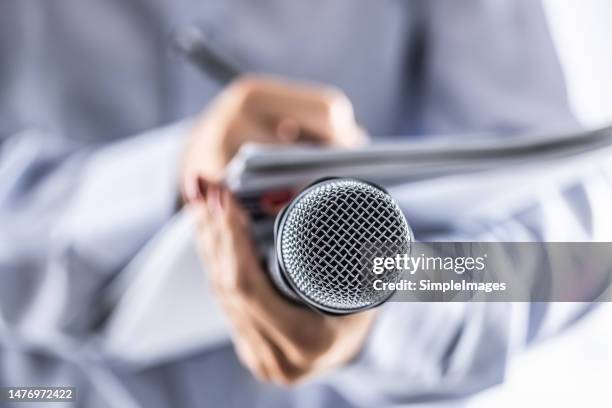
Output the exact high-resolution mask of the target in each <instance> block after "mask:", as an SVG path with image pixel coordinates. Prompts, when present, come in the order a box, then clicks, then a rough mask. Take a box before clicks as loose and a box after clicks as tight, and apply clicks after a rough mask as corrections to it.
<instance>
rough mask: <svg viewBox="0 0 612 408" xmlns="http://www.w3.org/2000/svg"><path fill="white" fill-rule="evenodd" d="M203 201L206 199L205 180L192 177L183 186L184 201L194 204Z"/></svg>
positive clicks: (199, 177)
mask: <svg viewBox="0 0 612 408" xmlns="http://www.w3.org/2000/svg"><path fill="white" fill-rule="evenodd" d="M204 199H206V180H204V179H203V178H202V177H201V176H194V177H192V178H191V180H190V182H188V183H187V184H186V185H185V200H186V201H187V202H188V203H195V202H196V201H203V200H204Z"/></svg>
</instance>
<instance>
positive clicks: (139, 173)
mask: <svg viewBox="0 0 612 408" xmlns="http://www.w3.org/2000/svg"><path fill="white" fill-rule="evenodd" d="M186 126H188V125H187V124H186V123H179V124H175V125H171V126H168V127H165V128H160V129H157V130H154V131H151V132H148V133H146V134H142V135H138V136H134V137H132V138H129V139H125V140H123V141H119V142H115V143H111V144H108V145H104V146H95V147H83V148H76V147H74V146H73V145H71V144H70V143H69V142H68V141H66V140H65V139H62V138H61V137H59V136H58V135H54V134H51V133H49V132H43V131H41V130H38V129H25V130H23V131H20V132H15V133H12V134H10V135H3V141H2V144H1V147H0V149H1V150H0V179H2V180H3V183H2V186H0V225H1V226H2V227H1V228H0V313H1V316H2V320H3V321H4V322H5V326H6V327H8V329H9V330H17V331H19V332H20V333H21V334H22V335H24V336H29V335H37V333H40V334H41V335H46V333H62V334H70V335H82V334H84V333H86V332H87V331H88V330H89V329H91V326H92V325H93V324H94V323H96V322H95V319H96V318H97V317H98V316H96V310H95V304H96V302H97V300H98V296H99V294H100V291H101V289H102V288H103V287H104V286H105V285H106V284H107V283H108V282H109V280H110V279H111V278H112V277H113V276H114V275H115V274H116V273H117V272H118V271H119V270H120V269H121V268H122V267H123V266H124V265H125V264H126V263H127V262H128V261H129V260H130V258H131V257H132V256H133V255H134V254H135V253H136V252H137V250H138V249H139V248H140V247H141V246H142V245H143V244H144V243H145V242H146V241H147V240H148V239H149V238H150V236H151V235H152V234H153V233H154V232H155V231H156V230H157V229H158V228H159V227H160V226H161V225H162V224H163V223H164V221H165V220H166V219H168V218H169V216H170V215H171V214H172V213H173V211H174V205H175V203H176V200H177V196H178V170H177V169H178V167H179V161H180V156H181V153H182V149H183V145H184V143H185V135H186V134H187V132H186ZM49 338H51V336H49Z"/></svg>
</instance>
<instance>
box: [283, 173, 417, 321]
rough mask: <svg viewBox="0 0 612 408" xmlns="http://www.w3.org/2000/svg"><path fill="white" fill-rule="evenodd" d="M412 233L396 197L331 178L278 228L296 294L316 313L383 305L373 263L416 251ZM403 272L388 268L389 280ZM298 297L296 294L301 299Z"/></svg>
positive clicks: (296, 203)
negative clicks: (412, 246)
mask: <svg viewBox="0 0 612 408" xmlns="http://www.w3.org/2000/svg"><path fill="white" fill-rule="evenodd" d="M411 244H412V232H411V230H410V227H409V225H408V223H407V222H406V219H405V217H404V215H403V213H402V211H401V209H400V208H399V206H398V205H397V204H396V203H395V201H394V200H393V199H392V198H391V196H390V195H389V194H388V193H387V192H386V191H384V190H382V189H381V188H380V187H377V186H375V185H373V184H370V183H367V182H363V181H360V180H356V179H343V178H336V179H327V180H323V181H320V182H318V183H315V184H314V185H312V186H310V187H308V188H307V189H305V190H304V191H303V192H302V193H301V194H300V195H298V196H297V197H296V198H295V199H294V200H293V201H292V202H291V203H290V204H289V205H288V206H287V207H286V208H285V210H284V211H283V213H281V215H280V216H279V219H278V220H277V226H276V256H277V259H278V264H279V268H280V273H281V274H282V276H283V278H284V280H285V281H286V283H287V284H288V286H289V287H290V288H291V289H292V291H293V292H294V294H295V295H297V297H298V298H299V299H300V300H301V301H303V302H304V303H306V304H308V305H309V306H311V307H314V308H315V309H318V310H320V311H323V312H326V313H332V314H348V313H354V312H358V311H361V310H365V309H368V308H371V307H374V306H377V305H379V304H381V303H383V302H385V301H386V300H388V299H389V298H390V297H391V295H392V294H393V292H392V291H383V290H375V289H374V285H373V283H374V281H375V280H377V279H381V276H379V275H376V274H374V273H373V266H374V259H375V258H377V257H394V256H395V255H396V254H404V253H409V252H410V248H411ZM399 275H400V271H397V270H391V271H386V272H385V275H384V281H385V282H391V281H396V280H398V279H399V277H400V276H399ZM294 297H295V296H294Z"/></svg>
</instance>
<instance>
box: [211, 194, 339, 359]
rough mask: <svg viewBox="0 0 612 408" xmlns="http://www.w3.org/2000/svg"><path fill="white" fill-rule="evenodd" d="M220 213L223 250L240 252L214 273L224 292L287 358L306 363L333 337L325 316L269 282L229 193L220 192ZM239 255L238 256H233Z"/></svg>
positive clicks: (242, 215)
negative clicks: (296, 302)
mask: <svg viewBox="0 0 612 408" xmlns="http://www.w3.org/2000/svg"><path fill="white" fill-rule="evenodd" d="M222 194H223V201H225V204H224V207H225V211H224V214H223V215H222V216H221V217H220V218H219V219H220V220H221V221H220V222H221V223H222V224H223V225H224V226H223V227H222V228H223V231H224V232H223V236H224V241H225V244H224V245H227V248H226V249H227V252H226V253H227V254H240V256H234V257H231V256H230V258H234V259H229V260H228V262H234V261H237V262H240V263H241V264H239V265H235V266H234V267H228V268H225V272H224V274H223V275H224V276H222V277H218V279H219V281H221V286H222V287H224V288H225V292H226V295H227V296H236V297H239V298H240V299H241V301H242V302H244V306H243V313H248V314H249V315H250V316H252V317H253V318H254V319H255V320H256V321H257V323H258V326H259V327H261V328H262V330H264V331H265V332H266V333H267V334H268V335H269V336H270V337H271V338H272V339H274V341H275V343H276V344H277V345H278V346H279V347H280V348H281V349H282V350H283V351H284V353H285V354H286V355H287V357H288V358H289V360H290V361H292V362H293V363H295V364H299V365H301V366H308V365H309V364H311V363H312V362H313V361H314V357H315V356H316V355H318V354H319V353H321V352H322V351H324V350H326V349H327V348H328V347H329V345H330V344H331V343H332V341H333V331H332V330H330V327H329V324H328V323H327V321H326V320H327V319H326V317H325V316H322V315H319V314H316V313H314V312H312V311H310V310H308V309H305V308H303V307H300V306H296V305H293V304H290V303H289V302H288V301H287V300H286V299H285V298H284V297H282V296H281V295H280V294H279V292H278V291H277V290H276V288H274V287H273V286H272V284H271V282H270V279H269V277H268V276H267V275H266V274H265V272H264V271H263V269H262V268H261V267H260V266H259V262H258V258H257V254H256V251H255V249H254V247H253V244H252V241H251V240H250V238H249V231H248V224H245V223H244V222H242V221H240V220H242V219H244V218H245V216H244V212H243V211H242V210H241V209H240V208H239V206H238V204H237V203H236V202H235V200H234V199H233V197H231V194H229V193H228V192H224V193H222ZM237 258H239V259H237ZM230 270H231V271H232V272H230Z"/></svg>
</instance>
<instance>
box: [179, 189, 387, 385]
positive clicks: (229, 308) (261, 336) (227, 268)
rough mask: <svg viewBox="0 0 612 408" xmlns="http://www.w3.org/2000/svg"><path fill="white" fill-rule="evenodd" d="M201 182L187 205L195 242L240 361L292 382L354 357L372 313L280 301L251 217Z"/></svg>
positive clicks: (261, 375) (257, 372)
mask: <svg viewBox="0 0 612 408" xmlns="http://www.w3.org/2000/svg"><path fill="white" fill-rule="evenodd" d="M198 187H199V188H198V191H199V192H200V193H199V195H198V198H197V199H196V200H194V201H191V202H189V207H190V209H191V210H192V211H193V212H194V214H195V216H196V218H197V225H198V242H199V249H200V253H201V256H202V259H203V261H204V264H205V267H206V270H207V273H208V277H209V279H210V281H211V282H212V286H213V288H214V292H215V294H216V296H217V299H218V300H219V302H220V304H221V306H222V308H223V309H224V311H225V313H226V315H227V317H228V319H229V321H230V323H231V326H232V329H233V330H232V340H233V343H234V346H235V348H236V351H237V354H238V357H239V359H240V360H241V361H242V363H243V364H244V365H245V366H246V367H247V368H248V369H249V370H250V371H251V372H252V373H253V374H254V375H255V376H256V377H258V378H260V379H261V380H263V381H270V382H274V383H277V384H293V383H295V382H297V381H300V380H303V379H305V378H308V377H311V376H314V375H316V374H318V373H322V372H325V371H327V370H330V369H333V368H335V367H339V366H342V365H343V364H346V363H347V362H349V361H350V360H351V359H352V358H353V357H355V355H356V354H357V353H358V352H359V350H360V349H361V347H362V345H363V342H364V340H365V338H366V337H367V335H368V332H369V330H370V327H371V324H372V321H373V319H374V316H375V315H374V313H375V312H374V311H373V310H369V311H366V312H362V313H359V314H353V315H348V316H342V317H336V316H325V315H322V314H319V313H316V312H314V311H312V310H310V309H308V308H306V307H302V306H300V305H296V304H293V303H290V302H288V301H287V300H285V298H284V297H282V296H281V295H280V294H279V293H278V291H277V290H276V288H275V287H273V286H272V284H271V282H270V280H269V278H268V276H267V275H266V272H265V271H264V270H263V269H262V267H261V262H260V259H259V257H258V256H257V253H256V249H255V247H254V244H253V241H252V239H251V237H250V230H249V220H248V216H247V215H246V214H245V213H244V212H243V210H242V209H241V208H239V205H238V204H237V202H236V201H235V200H234V198H233V197H232V195H231V193H230V192H229V191H228V190H227V189H226V188H223V187H220V186H218V185H216V184H209V183H206V182H204V181H203V180H201V181H200V183H199V186H198Z"/></svg>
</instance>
